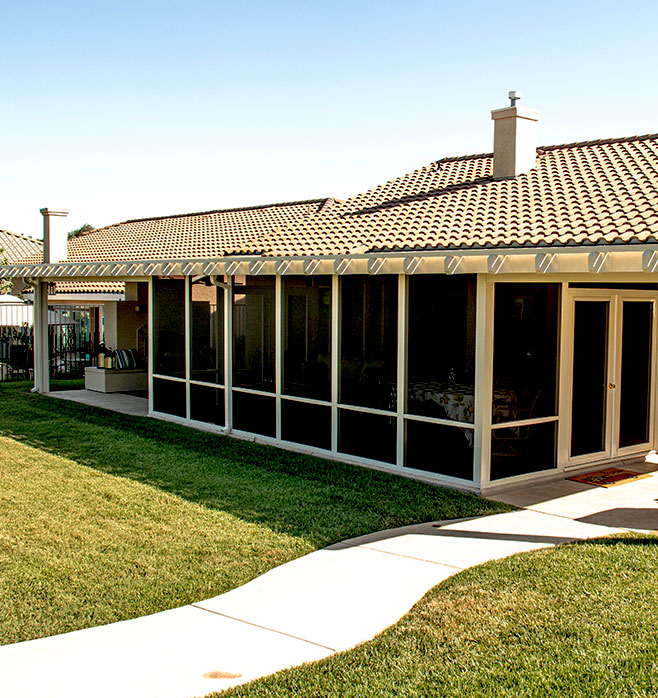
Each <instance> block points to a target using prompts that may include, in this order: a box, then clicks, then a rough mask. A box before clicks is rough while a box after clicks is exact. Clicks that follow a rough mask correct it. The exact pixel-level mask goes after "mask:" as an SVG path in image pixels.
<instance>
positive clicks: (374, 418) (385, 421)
mask: <svg viewBox="0 0 658 698" xmlns="http://www.w3.org/2000/svg"><path fill="white" fill-rule="evenodd" d="M396 422H397V420H396V418H395V417H386V416H383V415H380V414H369V413H367V412H355V411H353V410H338V450H339V451H340V452H341V453H349V454H350V455H353V456H361V457H362V458H371V459H372V460H378V461H383V462H384V463H395V460H396V457H395V456H396V443H397V424H396Z"/></svg>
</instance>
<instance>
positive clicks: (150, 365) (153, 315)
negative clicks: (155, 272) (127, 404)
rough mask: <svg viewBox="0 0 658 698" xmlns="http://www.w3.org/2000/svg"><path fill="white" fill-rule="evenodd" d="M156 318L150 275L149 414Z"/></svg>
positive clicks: (151, 406) (151, 396)
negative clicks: (154, 321)
mask: <svg viewBox="0 0 658 698" xmlns="http://www.w3.org/2000/svg"><path fill="white" fill-rule="evenodd" d="M154 318H155V283H154V281H153V277H152V276H149V302H148V334H147V341H148V349H147V352H148V357H147V360H148V381H149V414H151V413H152V412H153V366H154V361H155V359H154V356H153V349H154V347H155V337H154V336H153V333H154V330H155V328H154V325H153V319H154Z"/></svg>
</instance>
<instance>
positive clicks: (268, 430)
mask: <svg viewBox="0 0 658 698" xmlns="http://www.w3.org/2000/svg"><path fill="white" fill-rule="evenodd" d="M275 410H276V401H275V399H274V398H273V397H268V396H266V395H251V394H250V393H238V392H235V391H234V392H233V427H234V428H235V429H240V430H241V431H249V432H251V433H252V434H263V436H276V411H275Z"/></svg>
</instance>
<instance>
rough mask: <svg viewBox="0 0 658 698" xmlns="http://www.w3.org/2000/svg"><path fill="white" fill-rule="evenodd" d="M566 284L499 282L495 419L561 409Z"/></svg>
mask: <svg viewBox="0 0 658 698" xmlns="http://www.w3.org/2000/svg"><path fill="white" fill-rule="evenodd" d="M559 310H560V284H504V283H498V284H496V303H495V311H494V361H493V414H492V419H493V423H494V424H497V423H500V422H509V421H514V420H517V419H533V418H537V417H552V416H553V415H556V414H557V373H558V349H559V344H558V339H559Z"/></svg>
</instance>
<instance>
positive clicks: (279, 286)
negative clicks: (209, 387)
mask: <svg viewBox="0 0 658 698" xmlns="http://www.w3.org/2000/svg"><path fill="white" fill-rule="evenodd" d="M282 392H283V278H282V277H281V275H280V274H277V275H276V276H275V277H274V395H275V397H274V399H275V407H276V427H275V434H276V439H277V441H281V393H282Z"/></svg>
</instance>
